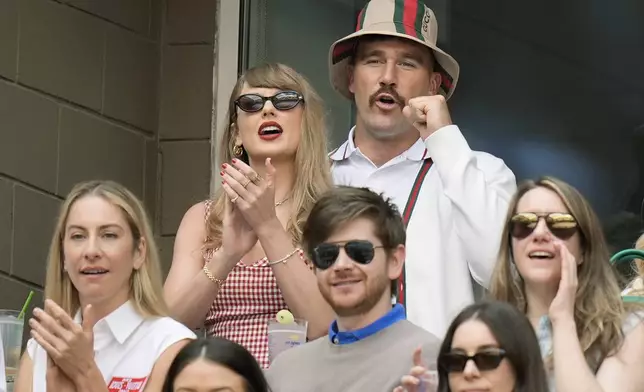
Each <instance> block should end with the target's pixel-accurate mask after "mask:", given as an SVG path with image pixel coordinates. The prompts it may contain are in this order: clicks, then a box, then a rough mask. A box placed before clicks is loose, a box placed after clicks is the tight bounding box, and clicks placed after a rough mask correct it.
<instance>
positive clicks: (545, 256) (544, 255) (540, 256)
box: [528, 251, 555, 260]
mask: <svg viewBox="0 0 644 392" xmlns="http://www.w3.org/2000/svg"><path fill="white" fill-rule="evenodd" d="M528 257H529V258H531V259H537V260H549V259H553V258H554V257H555V255H554V253H551V252H545V251H538V252H530V254H529V255H528Z"/></svg>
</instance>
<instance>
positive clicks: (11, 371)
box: [0, 290, 34, 391]
mask: <svg viewBox="0 0 644 392" xmlns="http://www.w3.org/2000/svg"><path fill="white" fill-rule="evenodd" d="M33 296H34V292H33V290H32V291H30V292H29V296H27V300H26V301H25V303H24V305H23V306H22V310H21V311H20V313H18V315H17V316H16V311H15V310H0V336H1V338H2V348H3V351H4V366H5V376H6V381H7V390H8V391H12V390H13V382H14V380H15V377H16V375H17V373H18V364H19V363H20V352H21V349H22V335H23V329H24V325H25V322H24V318H25V313H26V312H27V309H28V308H29V304H30V303H31V299H32V298H33Z"/></svg>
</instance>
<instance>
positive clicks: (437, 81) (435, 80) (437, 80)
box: [429, 72, 443, 95]
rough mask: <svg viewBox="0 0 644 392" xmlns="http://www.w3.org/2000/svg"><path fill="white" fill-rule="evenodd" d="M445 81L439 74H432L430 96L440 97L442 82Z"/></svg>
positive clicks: (430, 77)
mask: <svg viewBox="0 0 644 392" xmlns="http://www.w3.org/2000/svg"><path fill="white" fill-rule="evenodd" d="M442 81H443V76H442V75H441V74H440V73H439V72H432V74H431V75H430V76H429V88H430V93H431V94H430V95H438V93H439V92H440V88H441V82H442Z"/></svg>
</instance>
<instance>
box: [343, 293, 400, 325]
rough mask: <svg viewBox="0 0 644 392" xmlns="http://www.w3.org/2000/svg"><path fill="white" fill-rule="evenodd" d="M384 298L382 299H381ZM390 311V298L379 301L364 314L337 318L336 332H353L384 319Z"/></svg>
mask: <svg viewBox="0 0 644 392" xmlns="http://www.w3.org/2000/svg"><path fill="white" fill-rule="evenodd" d="M383 298H384V297H383ZM390 311H391V297H389V298H384V300H382V299H381V300H380V301H379V302H378V303H377V304H376V305H375V306H374V307H373V308H371V309H370V310H368V311H367V312H365V313H361V314H356V315H353V316H347V317H340V316H338V319H337V324H338V331H340V332H345V331H355V330H358V329H361V328H364V327H366V326H368V325H371V324H373V323H375V322H376V321H378V320H379V319H381V318H382V317H384V316H385V315H386V314H387V313H389V312H390Z"/></svg>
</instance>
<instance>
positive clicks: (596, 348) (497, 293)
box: [490, 177, 630, 371]
mask: <svg viewBox="0 0 644 392" xmlns="http://www.w3.org/2000/svg"><path fill="white" fill-rule="evenodd" d="M535 188H545V189H548V190H551V191H553V192H555V193H556V194H557V195H559V197H560V198H561V200H562V201H563V203H564V205H565V206H566V208H568V211H569V212H570V214H572V215H573V216H574V217H575V219H576V220H577V223H578V225H579V234H580V236H581V241H580V243H581V250H582V255H581V258H582V260H583V263H581V264H580V265H579V266H578V267H577V275H578V282H579V283H578V284H579V285H578V288H577V295H576V299H575V311H574V318H575V324H576V326H577V336H578V337H579V341H580V343H581V348H582V350H583V352H584V356H585V357H586V361H587V362H588V364H589V366H590V367H591V369H593V370H594V371H597V369H598V368H599V366H600V365H601V362H602V361H603V360H604V358H606V357H607V356H611V355H614V354H615V353H616V352H617V351H618V350H619V349H620V348H621V345H622V343H623V341H624V336H623V333H622V323H623V321H624V319H625V317H626V315H627V312H628V310H627V309H626V307H625V304H624V303H623V302H622V299H621V296H620V289H619V285H618V282H617V277H616V274H615V271H614V269H613V267H612V266H611V264H610V262H609V260H610V253H609V250H608V245H607V243H606V240H605V238H604V233H603V231H602V226H601V224H600V221H599V218H598V217H597V215H596V214H595V212H594V211H593V209H592V207H591V206H590V203H588V201H587V200H586V199H585V198H584V197H583V196H582V195H581V193H579V191H578V190H577V189H575V188H574V187H573V186H571V185H569V184H567V183H565V182H564V181H561V180H559V179H556V178H553V177H542V178H540V179H538V180H536V181H533V180H527V181H524V182H522V183H521V184H520V185H519V186H518V188H517V192H516V193H515V195H514V197H513V198H512V200H511V201H510V207H509V209H508V214H507V216H506V219H505V225H504V227H503V234H502V237H501V246H500V249H499V255H498V260H497V263H496V267H495V269H494V273H493V275H492V282H491V285H490V294H491V296H492V298H494V299H496V300H500V301H506V302H509V303H511V304H513V305H515V306H517V307H518V308H519V309H520V310H521V311H522V312H524V313H525V312H526V311H527V303H526V299H525V298H526V297H525V287H524V281H523V279H522V278H521V277H520V276H519V274H518V273H516V270H515V272H513V271H512V270H513V268H512V265H513V263H514V260H513V255H512V242H511V236H510V220H511V218H512V216H513V215H514V214H515V213H516V208H517V204H518V203H519V200H521V198H522V197H523V195H525V194H526V193H527V192H528V191H530V190H532V189H535ZM629 307H630V305H629ZM546 362H547V364H548V367H549V368H551V367H552V363H551V362H552V359H551V358H547V359H546Z"/></svg>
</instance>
